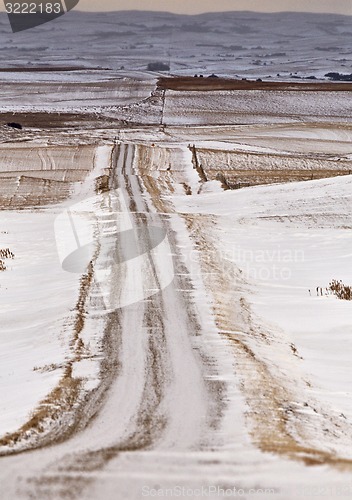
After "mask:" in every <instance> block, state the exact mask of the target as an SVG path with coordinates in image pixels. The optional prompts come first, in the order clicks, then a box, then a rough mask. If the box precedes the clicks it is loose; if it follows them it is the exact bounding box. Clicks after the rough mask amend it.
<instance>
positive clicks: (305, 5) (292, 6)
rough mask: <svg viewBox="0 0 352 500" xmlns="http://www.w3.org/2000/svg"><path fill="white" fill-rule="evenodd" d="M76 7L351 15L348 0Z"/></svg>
mask: <svg viewBox="0 0 352 500" xmlns="http://www.w3.org/2000/svg"><path fill="white" fill-rule="evenodd" d="M76 8H78V9H79V10H88V11H101V10H133V9H139V10H159V11H168V12H177V13H182V14H196V13H200V12H219V11H229V10H253V11H257V12H279V11H296V12H334V13H339V14H347V15H352V1H351V0H80V3H79V5H78V6H77V7H76Z"/></svg>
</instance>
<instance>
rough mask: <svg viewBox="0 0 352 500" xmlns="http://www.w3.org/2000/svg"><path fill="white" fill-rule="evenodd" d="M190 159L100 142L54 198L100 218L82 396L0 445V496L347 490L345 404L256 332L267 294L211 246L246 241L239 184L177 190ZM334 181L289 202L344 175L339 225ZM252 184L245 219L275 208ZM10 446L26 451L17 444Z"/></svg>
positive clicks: (265, 190)
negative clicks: (76, 178) (95, 345)
mask: <svg viewBox="0 0 352 500" xmlns="http://www.w3.org/2000/svg"><path fill="white" fill-rule="evenodd" d="M191 160H192V157H191V154H190V152H189V151H188V149H187V147H186V146H182V147H179V146H177V147H172V146H171V145H170V144H168V145H166V146H163V145H158V146H156V145H155V144H153V145H147V144H136V143H135V142H132V143H130V142H128V141H125V142H124V143H116V144H115V145H114V146H111V147H107V146H104V147H102V148H98V150H97V152H96V154H95V164H96V166H95V169H93V171H92V173H91V174H90V175H89V177H88V178H86V180H85V181H84V182H83V184H82V185H81V186H80V188H79V189H77V190H76V191H75V192H74V193H73V195H72V197H71V198H70V199H69V200H68V202H67V203H66V202H65V203H64V204H63V205H61V206H62V210H65V209H67V208H68V207H70V206H72V205H73V204H74V203H77V202H78V203H80V202H81V201H82V199H84V198H87V197H89V196H93V195H94V202H95V203H96V205H95V206H96V208H97V211H96V213H99V210H100V211H101V213H102V217H101V218H102V219H104V224H102V225H101V226H100V232H99V235H98V238H97V240H98V241H99V245H100V246H99V252H98V254H96V255H95V257H94V259H92V260H91V276H90V280H88V285H89V286H86V287H85V288H84V290H85V294H86V297H85V301H84V307H83V309H82V308H81V309H82V310H81V312H82V319H83V318H84V320H83V322H82V324H81V327H80V328H79V335H78V340H77V339H76V343H77V344H79V345H81V344H80V343H79V339H81V340H82V342H83V346H82V345H81V350H78V351H77V352H76V355H77V356H78V354H77V353H80V354H81V357H79V356H78V357H76V358H75V359H74V362H73V364H72V366H71V368H72V370H71V378H72V380H76V379H77V380H82V379H83V380H84V379H86V383H87V382H88V385H87V386H82V388H83V387H85V390H86V392H85V394H86V399H85V401H83V402H82V401H81V406H80V411H76V413H75V414H74V417H72V416H71V418H73V420H74V424H72V421H67V420H66V418H67V416H65V414H62V415H61V417H59V420H58V421H56V422H52V425H49V426H48V428H45V427H44V435H45V439H41V437H40V432H39V437H38V435H37V438H36V440H34V441H32V436H31V432H30V429H29V431H28V434H27V435H23V436H18V437H17V439H16V440H15V441H12V442H11V443H10V444H9V445H8V446H2V448H1V453H2V455H3V456H2V457H1V458H0V479H1V481H0V496H1V498H2V499H4V500H12V499H13V498H19V499H34V498H35V499H62V498H72V499H103V498H104V499H111V500H112V499H116V498H123V499H136V500H137V499H138V500H139V499H140V498H143V497H150V496H155V495H156V492H159V493H158V494H159V496H161V497H165V498H166V497H167V495H168V494H169V496H170V492H173V494H174V496H175V495H176V494H178V493H180V492H181V493H182V495H183V496H184V497H189V498H194V497H195V496H199V492H202V494H203V496H204V495H207V496H208V497H211V498H219V497H220V498H221V496H223V493H222V492H223V491H225V490H228V495H229V492H230V491H231V492H232V496H234V497H235V496H236V495H237V496H238V497H241V496H242V497H244V498H265V499H268V498H272V497H273V498H278V499H282V500H284V499H288V498H292V499H293V498H297V497H299V496H300V495H301V496H302V495H304V496H306V497H308V498H309V497H313V496H314V498H325V497H326V496H329V495H330V496H332V497H333V496H334V495H335V494H339V496H342V497H343V496H346V497H347V498H348V497H349V495H350V493H351V489H350V484H349V480H348V477H349V472H348V471H350V469H351V457H350V454H349V451H348V450H349V442H350V436H351V429H350V424H349V415H348V410H347V411H346V410H345V412H346V416H344V417H339V415H338V413H337V408H335V409H331V407H329V404H328V403H329V402H328V401H327V398H326V397H325V394H323V392H321V390H320V389H319V391H318V390H317V387H318V384H319V380H318V381H317V379H315V380H314V381H313V383H314V385H312V380H310V367H311V365H310V364H309V363H310V362H309V358H308V361H306V360H302V359H301V358H300V357H299V354H300V353H298V355H297V351H296V347H295V346H294V344H293V342H291V339H290V335H291V334H290V333H288V334H287V332H284V331H283V330H279V329H277V328H276V327H275V326H274V325H271V327H270V329H269V330H265V328H266V327H267V323H265V322H261V320H260V315H259V312H261V313H262V312H263V311H264V313H266V315H268V311H270V310H269V309H268V306H267V305H266V309H263V307H262V308H261V309H260V307H258V305H257V306H255V304H254V305H252V304H251V302H252V300H251V298H252V296H253V293H254V292H253V288H250V287H251V282H250V281H248V280H249V279H250V277H246V279H244V278H243V276H242V275H241V272H240V271H239V269H240V268H241V265H242V264H243V262H236V261H234V260H231V259H230V260H229V259H228V258H227V257H226V256H225V258H224V254H223V253H222V250H221V248H222V245H223V244H226V245H227V247H228V249H230V248H231V245H233V244H234V243H233V241H232V240H231V237H234V236H236V235H237V237H238V240H236V241H237V244H239V245H246V241H247V240H245V239H244V238H243V236H241V232H240V229H241V228H242V227H243V221H242V219H241V217H240V218H239V219H237V218H236V212H234V214H233V217H232V219H231V218H229V217H228V213H229V211H230V213H231V210H232V209H231V207H236V206H237V207H238V210H239V213H241V210H240V206H241V201H240V198H239V197H241V196H242V197H243V196H246V192H247V191H246V190H243V191H241V192H240V193H236V192H230V193H227V194H226V193H225V197H224V193H222V191H221V189H220V187H219V186H220V185H219V186H216V185H215V184H216V183H214V182H211V183H210V186H209V188H206V187H205V186H203V191H204V193H203V194H199V195H194V196H189V195H188V196H187V195H185V194H184V192H185V191H186V193H189V192H194V193H196V192H197V190H198V191H199V185H201V184H202V181H201V179H199V178H198V174H197V173H196V172H195V170H194V169H193V167H192V163H191ZM141 165H142V166H143V170H141V169H140V167H141ZM104 172H105V174H106V175H107V173H108V174H109V190H106V185H105V184H104V183H102V182H100V183H99V184H98V188H99V189H98V190H97V182H96V179H102V174H103V173H104ZM345 179H346V180H345ZM345 179H344V178H341V179H336V180H335V179H332V180H324V181H316V182H317V183H318V184H316V183H315V182H313V183H300V184H297V185H295V186H297V187H296V188H295V191H294V192H293V193H291V203H292V204H294V203H296V202H295V200H299V199H300V197H302V196H303V197H305V198H306V195H307V205H306V208H305V210H307V212H309V211H310V209H312V210H315V211H318V210H319V207H318V206H317V204H316V203H315V202H314V200H315V195H312V196H310V195H309V193H310V192H311V191H310V186H313V189H314V186H317V187H316V193H319V192H320V191H319V186H320V185H319V182H320V183H322V182H323V183H326V184H324V186H325V187H324V186H323V189H325V190H327V192H329V193H330V195H329V196H330V198H329V199H331V200H333V199H334V193H335V192H340V191H341V189H342V186H345V187H343V192H344V193H346V194H345V195H344V197H342V198H341V200H340V205H339V207H340V208H339V211H340V212H341V215H340V216H339V217H338V218H337V219H336V223H337V224H340V223H341V221H342V222H343V224H344V225H346V216H347V217H348V213H345V212H346V210H345V209H346V206H347V205H346V204H345V202H344V200H345V199H347V197H348V185H349V184H348V182H349V178H348V177H346V178H345ZM347 179H348V180H347ZM341 183H342V184H341ZM346 183H347V184H346ZM91 185H93V186H95V189H93V191H92V190H91ZM329 186H330V187H329ZM209 190H210V191H209ZM255 190H256V191H254V192H253V191H251V190H249V192H250V193H252V192H253V195H254V198H253V202H248V203H247V208H248V214H249V216H250V217H252V219H253V218H255V217H256V211H255V208H256V209H257V211H258V219H256V220H257V222H256V224H257V225H258V223H259V222H260V220H261V219H262V218H263V214H262V212H261V211H260V206H263V207H268V206H270V204H272V206H273V207H274V208H273V210H274V212H275V217H279V216H280V214H281V212H282V211H283V210H285V206H286V205H285V203H282V199H284V198H285V193H284V192H283V191H282V189H280V187H279V188H276V189H274V188H272V187H266V186H265V187H258V188H255ZM341 192H342V191H341ZM207 193H208V194H207ZM308 195H309V196H308ZM237 199H239V201H238V202H237V201H236V200H237ZM250 199H251V198H250ZM269 199H270V202H269V201H268V200H269ZM255 200H260V203H261V204H262V205H259V206H258V202H256V201H255ZM280 200H281V201H280ZM309 200H310V201H309ZM297 202H299V201H297ZM332 202H333V201H332ZM236 203H237V205H236ZM98 205H99V206H98ZM328 206H329V204H328V203H327V204H326V203H325V209H326V210H327V209H328ZM280 207H281V208H280ZM98 208H99V210H98ZM331 208H332V207H331ZM267 210H269V209H267ZM56 211H57V210H56ZM269 212H270V210H269ZM269 212H268V213H266V217H269V216H270V213H269ZM309 213H310V212H309ZM302 216H304V214H302ZM253 220H254V219H253ZM228 222H229V224H228ZM254 227H255V226H254ZM156 228H157V229H158V230H161V231H162V232H161V233H156ZM258 230H259V229H257V231H258ZM116 231H119V232H120V234H125V233H128V234H130V233H129V231H131V234H134V235H135V236H136V235H137V236H138V238H135V239H134V240H133V241H134V244H135V246H136V247H137V248H134V251H133V258H131V254H130V250H131V247H130V246H129V245H130V241H129V239H128V238H124V237H122V236H121V237H120V239H119V238H117V241H116V242H115V243H116V244H114V245H111V238H110V236H111V234H115V233H116ZM121 232H122V233H121ZM156 234H159V235H160V234H162V237H161V238H160V237H159V236H158V237H157V241H156V236H155V235H156ZM225 235H227V236H226V237H225ZM227 240H228V241H227ZM224 242H225V243H224ZM226 242H227V243H226ZM160 243H163V244H162V246H161V247H160V246H159V244H160ZM269 250H270V249H269ZM329 255H330V254H329V253H328V255H327V256H326V259H328V256H329ZM306 272H307V270H306ZM86 281H87V280H86ZM86 281H85V282H84V283H86ZM73 283H74V282H73ZM76 283H77V278H76ZM81 284H82V281H81ZM86 284H87V283H86ZM252 285H253V286H254V283H253V284H252ZM126 297H128V300H127V299H126ZM263 297H264V298H262V299H261V300H262V301H263V300H268V299H265V297H266V296H265V295H264V296H263ZM258 300H259V299H258ZM258 300H257V301H254V302H258ZM254 306H255V307H254ZM285 307H286V309H287V308H288V305H287V304H286V305H285ZM346 307H347V305H346ZM252 308H254V310H255V314H254V312H253V311H252ZM79 310H80V309H79ZM258 311H259V312H258ZM264 313H263V314H264ZM290 313H291V314H292V311H291V312H290ZM269 320H270V315H269ZM272 320H274V321H275V318H272ZM342 326H343V325H342ZM342 326H341V327H342ZM96 330H101V331H102V332H104V339H103V342H102V344H101V350H100V356H98V357H97V361H99V365H100V371H99V373H98V375H97V380H96V382H95V385H94V388H93V389H92V387H90V385H89V377H88V379H87V375H88V374H89V370H91V367H90V366H89V359H87V356H84V355H82V353H84V352H85V349H88V347H89V348H92V346H90V345H89V346H88V341H87V339H90V341H91V340H92V338H91V337H89V332H91V331H96ZM291 344H292V345H293V347H294V348H293V347H292V345H291ZM303 348H304V346H302V349H303ZM274 352H275V355H274V354H273V353H274ZM84 363H86V364H84ZM307 363H308V364H307ZM307 370H308V373H307ZM308 384H309V385H308ZM313 394H314V405H313V403H312V401H313ZM306 398H307V399H306ZM306 400H308V401H309V404H308V405H307V406H305V402H306ZM346 418H347V420H346ZM69 423H70V426H68V424H69ZM48 424H49V423H48ZM46 431H47V432H46ZM44 444H45V446H43V445H44ZM21 447H22V449H25V448H26V447H27V448H31V447H32V449H31V450H30V449H29V450H28V451H26V452H22V453H14V452H16V449H18V450H19V449H21ZM345 470H347V473H346V472H344V471H345ZM167 492H169V493H167ZM236 492H237V493H236Z"/></svg>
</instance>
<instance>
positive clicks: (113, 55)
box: [0, 11, 352, 78]
mask: <svg viewBox="0 0 352 500" xmlns="http://www.w3.org/2000/svg"><path fill="white" fill-rule="evenodd" d="M351 36H352V18H351V17H349V16H340V15H332V14H307V13H276V14H262V13H253V12H226V13H210V14H202V15H197V16H184V15H176V14H168V13H162V12H157V13H155V12H140V11H138V12H127V11H126V12H113V13H84V12H77V11H75V12H71V13H70V14H67V15H65V16H64V17H62V18H60V19H57V20H56V21H53V22H51V23H50V24H46V25H44V26H41V27H38V28H35V29H33V30H29V31H27V32H23V33H19V34H12V33H11V31H10V27H9V24H8V21H7V18H6V15H5V14H4V13H2V14H1V15H0V37H1V46H2V50H1V53H0V65H1V66H3V67H8V66H9V65H22V66H23V65H28V66H29V67H30V65H31V64H33V65H36V66H37V65H38V64H41V63H43V64H46V65H47V64H66V65H77V64H79V65H80V66H81V65H83V66H84V65H85V66H95V67H96V66H97V65H101V66H103V67H109V68H111V69H121V68H123V70H124V71H125V72H126V71H127V72H133V71H136V70H138V71H145V70H146V68H147V66H148V64H149V63H153V62H160V63H165V64H167V65H170V67H171V73H175V74H185V75H188V74H192V73H194V72H197V73H199V72H201V73H205V74H207V73H213V72H214V73H219V74H222V75H230V76H243V77H246V76H258V77H269V76H270V77H271V78H277V75H278V74H279V75H280V78H282V77H284V78H298V77H308V76H315V77H317V78H320V77H323V75H324V74H325V73H327V72H339V73H347V74H349V73H351V72H352V49H351Z"/></svg>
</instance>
